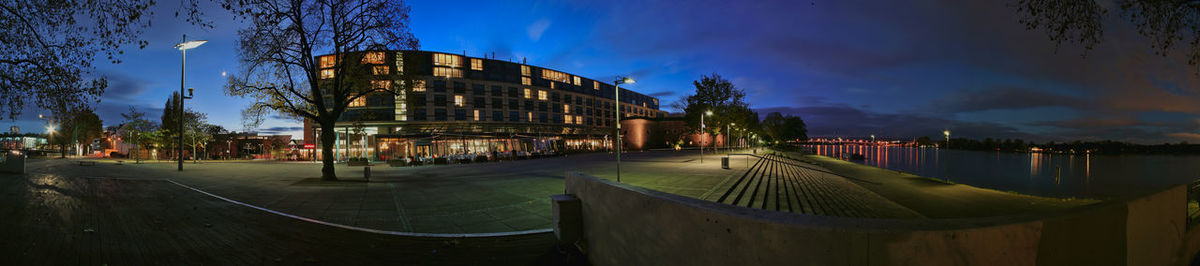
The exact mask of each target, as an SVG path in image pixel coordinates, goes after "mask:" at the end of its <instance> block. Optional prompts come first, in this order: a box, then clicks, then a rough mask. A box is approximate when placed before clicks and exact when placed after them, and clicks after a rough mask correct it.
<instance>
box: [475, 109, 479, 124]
mask: <svg viewBox="0 0 1200 266" xmlns="http://www.w3.org/2000/svg"><path fill="white" fill-rule="evenodd" d="M475 121H479V109H475Z"/></svg>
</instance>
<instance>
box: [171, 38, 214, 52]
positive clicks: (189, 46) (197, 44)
mask: <svg viewBox="0 0 1200 266" xmlns="http://www.w3.org/2000/svg"><path fill="white" fill-rule="evenodd" d="M206 42H208V41H205V40H195V41H186V42H181V43H179V44H176V45H175V49H179V50H187V49H192V48H196V47H200V45H201V44H204V43H206Z"/></svg>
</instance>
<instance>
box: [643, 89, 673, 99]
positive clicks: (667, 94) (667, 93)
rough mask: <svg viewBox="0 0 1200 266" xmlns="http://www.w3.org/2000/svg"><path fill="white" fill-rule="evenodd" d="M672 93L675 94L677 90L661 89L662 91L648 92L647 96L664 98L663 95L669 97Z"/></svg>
mask: <svg viewBox="0 0 1200 266" xmlns="http://www.w3.org/2000/svg"><path fill="white" fill-rule="evenodd" d="M671 95H675V92H674V91H660V92H654V93H650V94H646V96H650V97H655V98H662V97H667V96H671Z"/></svg>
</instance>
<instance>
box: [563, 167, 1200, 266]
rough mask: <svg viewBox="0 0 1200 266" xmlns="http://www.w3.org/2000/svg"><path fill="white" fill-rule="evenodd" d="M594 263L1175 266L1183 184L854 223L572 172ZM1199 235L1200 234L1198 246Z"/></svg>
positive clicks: (572, 190)
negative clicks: (1044, 209)
mask: <svg viewBox="0 0 1200 266" xmlns="http://www.w3.org/2000/svg"><path fill="white" fill-rule="evenodd" d="M566 193H567V194H572V195H574V196H576V197H578V198H579V199H580V200H581V201H582V210H583V212H582V216H583V217H582V218H583V219H582V220H583V243H582V245H581V246H582V247H583V249H584V251H585V252H586V254H587V256H588V258H589V259H590V260H591V262H592V263H594V264H597V265H717V264H724V265H797V264H799V265H1173V264H1174V265H1178V264H1180V263H1183V262H1184V261H1185V260H1187V259H1188V258H1183V259H1181V257H1182V256H1179V255H1176V254H1185V253H1187V254H1190V253H1194V252H1181V251H1180V246H1181V245H1182V243H1183V235H1184V233H1185V232H1184V230H1183V228H1185V227H1186V226H1185V224H1186V218H1185V217H1184V214H1185V209H1184V208H1185V205H1184V204H1185V198H1186V189H1185V188H1184V186H1179V187H1174V188H1171V189H1169V190H1166V191H1164V192H1161V193H1157V194H1154V195H1150V196H1146V197H1141V198H1138V199H1135V200H1131V201H1119V202H1111V203H1104V204H1097V205H1093V206H1088V207H1082V208H1078V209H1073V210H1070V211H1067V212H1064V213H1062V214H1056V215H1054V216H1052V217H1029V216H1021V217H997V218H982V219H939V220H899V219H852V218H842V217H826V216H812V215H797V214H791V213H781V212H770V211H760V210H754V209H749V208H742V207H737V206H732V205H724V204H718V203H713V202H708V201H702V200H698V199H694V198H687V197H682V196H678V195H673V194H667V193H662V192H658V191H652V190H647V189H643V188H640V187H634V186H629V185H624V184H618V183H614V182H612V181H609V180H600V179H596V178H594V177H589V176H586V175H581V174H578V173H571V174H569V175H568V177H567V187H566ZM1194 242H1200V241H1194Z"/></svg>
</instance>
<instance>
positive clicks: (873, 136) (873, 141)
mask: <svg viewBox="0 0 1200 266" xmlns="http://www.w3.org/2000/svg"><path fill="white" fill-rule="evenodd" d="M871 145H875V134H871Z"/></svg>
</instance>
